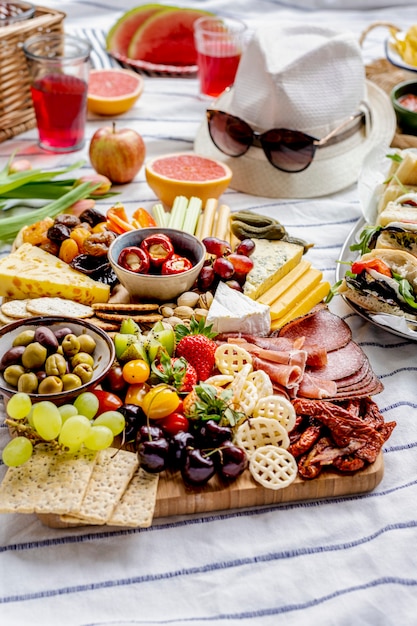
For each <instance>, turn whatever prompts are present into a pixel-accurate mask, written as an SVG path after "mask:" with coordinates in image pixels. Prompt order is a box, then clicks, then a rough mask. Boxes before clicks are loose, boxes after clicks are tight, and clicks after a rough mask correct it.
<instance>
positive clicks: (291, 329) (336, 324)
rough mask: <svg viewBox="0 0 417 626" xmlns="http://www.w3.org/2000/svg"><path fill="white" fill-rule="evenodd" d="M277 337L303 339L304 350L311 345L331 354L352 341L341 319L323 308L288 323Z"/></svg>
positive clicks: (348, 329)
mask: <svg viewBox="0 0 417 626" xmlns="http://www.w3.org/2000/svg"><path fill="white" fill-rule="evenodd" d="M279 336H280V337H286V338H289V339H292V340H295V339H297V338H298V337H305V344H306V346H305V347H306V349H307V344H309V343H313V344H317V345H319V346H322V347H324V348H325V349H326V350H327V352H331V351H333V350H338V349H339V348H343V347H344V346H346V345H347V344H348V343H349V342H350V341H351V339H352V331H351V329H350V326H348V324H347V323H346V322H345V321H344V320H342V318H341V317H339V316H338V315H335V314H334V313H331V312H330V311H329V309H327V308H325V309H319V310H318V311H317V312H316V313H315V314H314V315H308V316H307V317H301V318H298V319H296V320H294V321H292V322H289V323H288V324H286V325H285V326H283V328H281V329H280V331H279Z"/></svg>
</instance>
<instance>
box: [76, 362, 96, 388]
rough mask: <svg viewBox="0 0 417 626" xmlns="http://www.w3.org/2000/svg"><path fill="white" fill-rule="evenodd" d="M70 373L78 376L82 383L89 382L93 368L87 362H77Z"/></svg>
mask: <svg viewBox="0 0 417 626" xmlns="http://www.w3.org/2000/svg"><path fill="white" fill-rule="evenodd" d="M72 373H73V374H75V375H76V376H79V377H80V378H81V382H82V384H83V385H84V384H85V383H89V382H90V380H91V379H92V378H93V374H94V370H93V368H92V367H91V365H89V364H88V363H79V365H77V366H76V367H74V369H73V371H72Z"/></svg>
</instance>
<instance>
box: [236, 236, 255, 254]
mask: <svg viewBox="0 0 417 626" xmlns="http://www.w3.org/2000/svg"><path fill="white" fill-rule="evenodd" d="M255 247H256V244H255V242H254V240H253V239H243V240H242V241H241V242H240V243H238V244H237V246H236V247H235V250H234V251H235V252H236V254H243V255H245V256H250V255H251V254H252V252H253V251H254V250H255Z"/></svg>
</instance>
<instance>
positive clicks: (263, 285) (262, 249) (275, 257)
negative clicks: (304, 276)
mask: <svg viewBox="0 0 417 626" xmlns="http://www.w3.org/2000/svg"><path fill="white" fill-rule="evenodd" d="M255 243H256V247H255V250H254V251H253V253H252V255H251V258H252V260H253V262H254V266H253V269H252V270H251V271H250V272H249V274H248V275H247V277H246V282H245V285H244V287H243V293H244V294H245V295H246V296H248V297H249V298H252V299H253V300H256V299H257V298H259V296H261V295H262V294H263V293H265V291H267V290H268V289H269V288H270V287H272V285H274V284H275V283H276V282H277V281H278V280H280V279H281V278H282V277H283V276H285V275H286V274H288V272H289V271H291V270H292V269H293V268H294V267H295V266H296V265H297V264H298V263H299V262H300V260H301V257H302V256H303V252H304V248H303V246H299V245H297V244H294V243H288V242H287V241H281V240H270V239H256V240H255Z"/></svg>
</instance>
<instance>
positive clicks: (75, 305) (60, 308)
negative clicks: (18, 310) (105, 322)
mask: <svg viewBox="0 0 417 626" xmlns="http://www.w3.org/2000/svg"><path fill="white" fill-rule="evenodd" d="M26 310H27V311H29V313H30V314H32V315H66V316H67V317H74V318H79V319H84V318H88V317H92V316H93V315H94V311H93V309H92V307H91V306H89V305H87V304H82V303H81V302H74V300H69V299H67V298H52V297H49V296H45V297H42V298H33V299H32V300H28V301H27V303H26Z"/></svg>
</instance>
